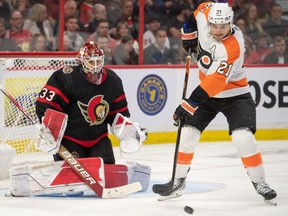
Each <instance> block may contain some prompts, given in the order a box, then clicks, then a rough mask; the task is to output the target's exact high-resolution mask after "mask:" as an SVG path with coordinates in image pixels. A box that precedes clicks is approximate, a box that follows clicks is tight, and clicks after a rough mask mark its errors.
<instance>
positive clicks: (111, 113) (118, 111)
mask: <svg viewBox="0 0 288 216" xmlns="http://www.w3.org/2000/svg"><path fill="white" fill-rule="evenodd" d="M126 110H128V107H122V108H120V109H117V110H110V112H109V113H108V116H110V115H115V114H116V113H121V112H124V111H126Z"/></svg>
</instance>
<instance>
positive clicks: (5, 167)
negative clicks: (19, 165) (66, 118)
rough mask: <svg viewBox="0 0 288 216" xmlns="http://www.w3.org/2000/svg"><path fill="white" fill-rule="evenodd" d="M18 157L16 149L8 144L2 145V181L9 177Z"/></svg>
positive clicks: (0, 168)
mask: <svg viewBox="0 0 288 216" xmlns="http://www.w3.org/2000/svg"><path fill="white" fill-rule="evenodd" d="M15 155H16V149H14V148H12V147H11V146H10V145H7V144H0V161H1V163H0V179H5V178H8V177H9V169H10V166H11V164H12V161H13V157H14V156H15Z"/></svg>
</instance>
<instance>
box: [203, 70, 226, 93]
mask: <svg viewBox="0 0 288 216" xmlns="http://www.w3.org/2000/svg"><path fill="white" fill-rule="evenodd" d="M200 86H201V88H202V89H204V90H205V91H206V92H207V94H208V95H209V97H213V96H215V95H217V94H218V93H220V92H221V91H223V90H224V89H225V87H226V77H224V76H223V75H222V74H219V73H214V74H211V75H208V76H206V77H205V79H204V80H203V82H201V84H200Z"/></svg>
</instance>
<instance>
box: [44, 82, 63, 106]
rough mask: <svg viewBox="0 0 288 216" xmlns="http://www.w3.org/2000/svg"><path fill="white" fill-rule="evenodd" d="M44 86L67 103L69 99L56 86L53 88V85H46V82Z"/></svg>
mask: <svg viewBox="0 0 288 216" xmlns="http://www.w3.org/2000/svg"><path fill="white" fill-rule="evenodd" d="M44 87H45V88H47V89H49V90H51V91H54V92H55V93H56V94H57V95H59V96H60V97H61V98H62V99H63V100H64V101H65V102H66V103H67V104H68V103H69V99H68V98H67V97H66V96H65V95H64V94H63V92H62V91H60V90H59V89H58V88H55V87H53V86H51V85H48V84H46V85H45V86H44Z"/></svg>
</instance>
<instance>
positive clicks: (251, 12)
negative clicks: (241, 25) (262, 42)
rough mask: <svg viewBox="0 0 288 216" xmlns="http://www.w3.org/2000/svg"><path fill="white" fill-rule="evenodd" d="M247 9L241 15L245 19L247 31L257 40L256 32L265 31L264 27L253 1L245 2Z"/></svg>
mask: <svg viewBox="0 0 288 216" xmlns="http://www.w3.org/2000/svg"><path fill="white" fill-rule="evenodd" d="M244 8H245V11H244V14H243V16H242V17H241V18H242V19H243V20H244V21H245V28H246V30H245V32H246V34H247V35H248V36H249V37H250V38H251V39H252V40H253V42H255V39H256V37H255V36H256V34H257V33H259V32H263V28H262V25H261V22H260V19H259V18H258V14H257V8H256V6H255V4H253V3H247V4H245V7H244Z"/></svg>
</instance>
